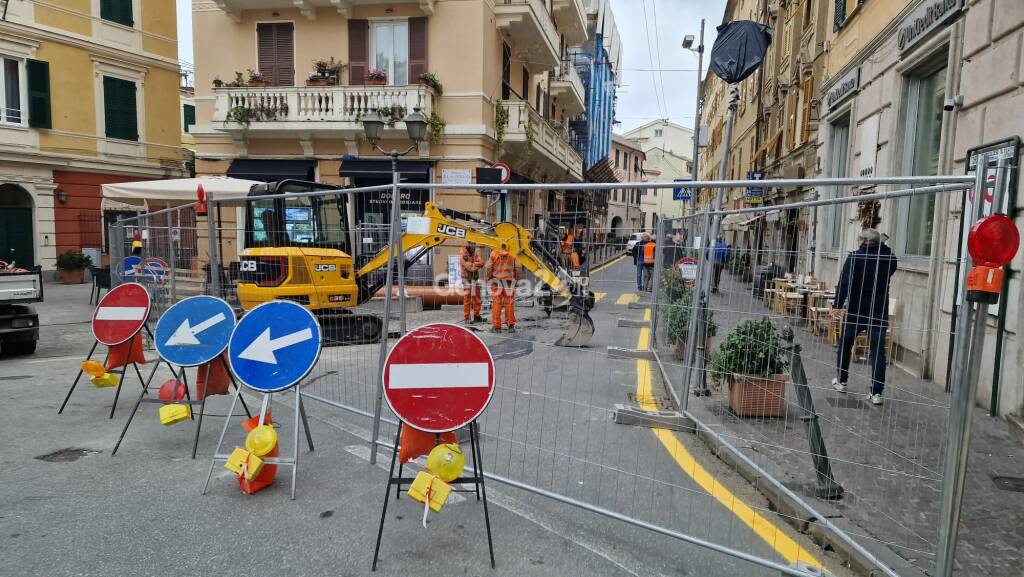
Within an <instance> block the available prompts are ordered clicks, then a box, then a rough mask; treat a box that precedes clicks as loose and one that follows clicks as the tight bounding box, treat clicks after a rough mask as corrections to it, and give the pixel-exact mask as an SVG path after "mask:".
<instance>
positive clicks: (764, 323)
mask: <svg viewBox="0 0 1024 577" xmlns="http://www.w3.org/2000/svg"><path fill="white" fill-rule="evenodd" d="M783 346H784V344H783V342H782V337H781V336H780V335H779V331H778V330H776V328H775V325H774V324H772V321H771V320H769V319H767V318H764V319H761V320H748V321H743V322H741V323H740V324H738V325H736V327H735V328H734V329H732V330H731V331H729V334H728V335H726V336H725V338H724V339H723V340H722V342H721V343H719V345H718V349H717V350H716V351H715V353H714V354H713V355H711V359H710V362H709V363H708V370H709V371H710V372H711V376H712V378H713V379H715V380H716V381H717V382H722V381H725V380H727V379H728V377H729V376H730V375H748V376H751V377H768V376H769V375H775V374H779V373H782V372H784V371H785V370H786V368H787V367H788V366H789V360H788V358H787V357H788V354H787V351H786V349H784V348H783Z"/></svg>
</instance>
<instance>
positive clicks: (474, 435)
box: [370, 420, 494, 571]
mask: <svg viewBox="0 0 1024 577" xmlns="http://www.w3.org/2000/svg"><path fill="white" fill-rule="evenodd" d="M404 426H406V425H405V424H404V423H401V422H399V423H398V432H396V433H395V446H394V448H393V450H392V452H391V468H390V469H389V470H388V483H387V486H386V488H385V490H384V505H383V507H381V511H380V527H378V529H377V544H376V545H375V546H374V548H373V565H371V566H370V570H371V571H376V570H377V559H378V558H379V555H380V541H381V538H382V537H383V536H384V519H385V518H386V517H387V514H388V501H389V500H390V496H391V486H392V485H394V486H395V499H396V500H397V499H398V498H399V495H400V494H401V492H402V485H411V484H412V482H413V477H403V476H402V465H401V464H399V465H398V476H397V477H396V476H395V462H396V461H397V460H398V444H399V441H400V440H401V438H402V427H404ZM438 437H439V438H440V435H438ZM469 447H470V452H471V453H472V455H471V458H472V460H473V475H472V476H471V477H465V476H462V477H459V478H457V479H455V480H454V481H452V482H451V483H450V484H451V485H456V484H468V483H472V484H473V486H474V488H473V489H453V490H452V491H453V492H457V493H474V492H475V493H476V499H477V501H483V504H484V524H485V525H486V527H487V550H488V552H489V553H490V556H491V569H494V541H493V539H492V538H491V516H490V513H489V512H488V510H487V488H486V487H485V486H484V469H483V459H482V458H481V452H480V430H479V425H478V424H477V422H476V421H475V420H474V421H471V422H470V423H469ZM407 492H408V491H407Z"/></svg>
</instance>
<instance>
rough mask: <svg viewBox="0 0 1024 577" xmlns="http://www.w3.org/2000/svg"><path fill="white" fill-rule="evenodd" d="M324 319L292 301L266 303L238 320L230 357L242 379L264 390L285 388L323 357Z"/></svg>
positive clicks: (251, 385)
mask: <svg viewBox="0 0 1024 577" xmlns="http://www.w3.org/2000/svg"><path fill="white" fill-rule="evenodd" d="M321 342H322V339H321V335H320V323H318V322H317V320H316V317H314V316H313V314H312V313H311V312H309V311H307V310H306V309H304V308H302V307H301V306H299V305H297V304H295V303H293V302H291V301H270V302H266V303H263V304H261V305H259V306H257V307H256V308H254V309H252V310H251V311H249V312H247V313H245V316H243V317H242V319H241V320H240V321H238V325H236V326H235V330H234V332H232V333H231V341H230V343H229V344H228V359H229V361H230V362H231V369H232V370H233V371H234V373H235V376H237V377H238V380H240V381H242V383H244V384H245V385H246V386H248V387H249V388H251V389H255V390H257V391H260V392H264V393H273V392H276V391H283V390H284V389H287V388H289V387H291V386H293V385H295V383H298V382H299V381H301V380H302V379H303V377H305V376H306V375H308V374H309V371H311V370H313V365H315V364H316V361H317V359H318V358H319V357H320V345H321Z"/></svg>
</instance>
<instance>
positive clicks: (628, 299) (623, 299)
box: [615, 293, 640, 305]
mask: <svg viewBox="0 0 1024 577" xmlns="http://www.w3.org/2000/svg"><path fill="white" fill-rule="evenodd" d="M639 300H640V295H638V294H636V293H626V294H624V295H619V298H618V299H616V301H615V304H617V305H628V304H629V303H635V302H638V301H639Z"/></svg>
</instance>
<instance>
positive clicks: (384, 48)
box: [370, 20, 409, 86]
mask: <svg viewBox="0 0 1024 577" xmlns="http://www.w3.org/2000/svg"><path fill="white" fill-rule="evenodd" d="M371 27H372V30H371V34H370V41H371V42H372V43H373V48H372V50H371V54H373V65H372V68H381V69H383V70H385V71H386V72H387V74H388V84H391V85H395V86H398V85H403V84H409V21H408V20H381V21H374V22H372V23H371Z"/></svg>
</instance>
